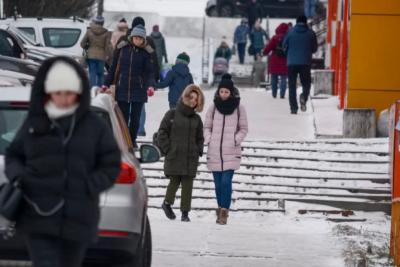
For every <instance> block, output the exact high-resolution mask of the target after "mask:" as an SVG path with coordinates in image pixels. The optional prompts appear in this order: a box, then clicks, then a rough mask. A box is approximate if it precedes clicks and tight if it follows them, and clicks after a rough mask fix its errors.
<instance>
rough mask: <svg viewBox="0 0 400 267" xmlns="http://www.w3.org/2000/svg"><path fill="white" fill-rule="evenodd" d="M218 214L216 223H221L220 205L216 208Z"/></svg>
mask: <svg viewBox="0 0 400 267" xmlns="http://www.w3.org/2000/svg"><path fill="white" fill-rule="evenodd" d="M215 212H216V214H217V221H216V223H218V224H219V221H220V220H221V208H220V207H218V209H216V210H215Z"/></svg>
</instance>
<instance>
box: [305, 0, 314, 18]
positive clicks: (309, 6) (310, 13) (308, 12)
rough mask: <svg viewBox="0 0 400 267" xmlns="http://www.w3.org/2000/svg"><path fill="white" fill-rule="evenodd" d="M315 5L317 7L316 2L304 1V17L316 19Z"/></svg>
mask: <svg viewBox="0 0 400 267" xmlns="http://www.w3.org/2000/svg"><path fill="white" fill-rule="evenodd" d="M315 5H316V0H305V1H304V15H305V16H306V17H307V18H313V17H315Z"/></svg>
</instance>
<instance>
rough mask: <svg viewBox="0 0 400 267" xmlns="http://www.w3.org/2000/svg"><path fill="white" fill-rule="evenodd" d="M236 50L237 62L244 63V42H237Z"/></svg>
mask: <svg viewBox="0 0 400 267" xmlns="http://www.w3.org/2000/svg"><path fill="white" fill-rule="evenodd" d="M237 51H238V55H239V63H240V64H244V58H245V56H246V43H238V44H237Z"/></svg>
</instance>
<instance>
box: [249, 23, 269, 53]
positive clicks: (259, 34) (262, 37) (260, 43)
mask: <svg viewBox="0 0 400 267" xmlns="http://www.w3.org/2000/svg"><path fill="white" fill-rule="evenodd" d="M250 38H251V43H252V45H253V49H254V59H257V55H261V54H262V51H263V49H264V47H265V43H266V42H267V41H268V40H269V37H268V34H267V32H266V31H265V30H264V29H263V28H262V27H261V23H260V22H256V24H255V25H254V29H253V31H252V32H251V34H250Z"/></svg>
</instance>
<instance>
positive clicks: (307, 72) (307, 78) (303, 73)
mask: <svg viewBox="0 0 400 267" xmlns="http://www.w3.org/2000/svg"><path fill="white" fill-rule="evenodd" d="M298 75H300V82H301V86H302V87H303V93H302V95H303V97H304V99H305V101H306V102H307V100H308V97H309V95H310V89H311V66H310V65H290V66H289V72H288V77H289V103H290V109H291V110H292V111H297V110H298V109H299V106H298V103H297V76H298Z"/></svg>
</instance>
